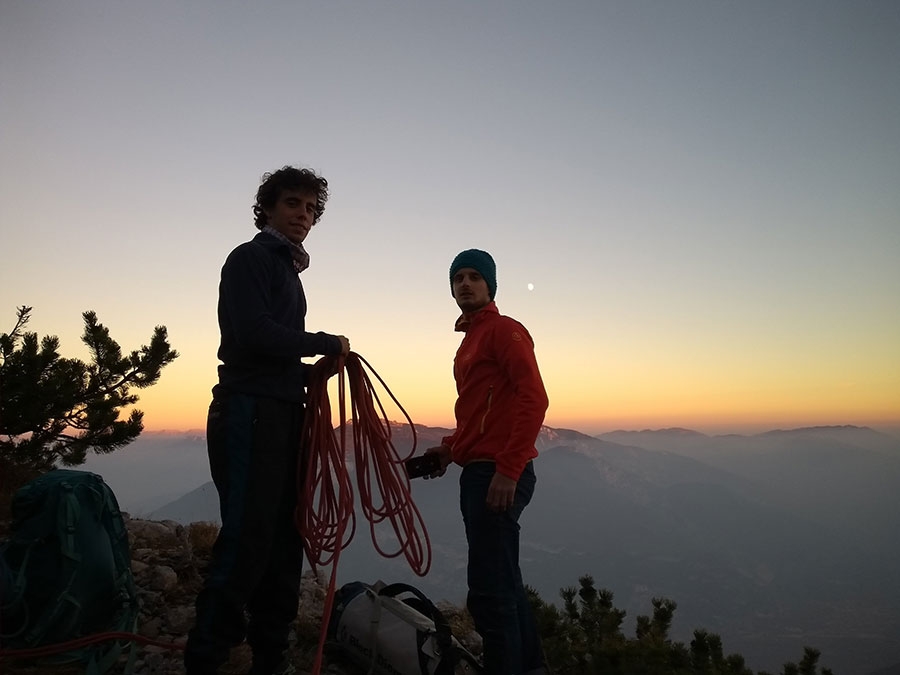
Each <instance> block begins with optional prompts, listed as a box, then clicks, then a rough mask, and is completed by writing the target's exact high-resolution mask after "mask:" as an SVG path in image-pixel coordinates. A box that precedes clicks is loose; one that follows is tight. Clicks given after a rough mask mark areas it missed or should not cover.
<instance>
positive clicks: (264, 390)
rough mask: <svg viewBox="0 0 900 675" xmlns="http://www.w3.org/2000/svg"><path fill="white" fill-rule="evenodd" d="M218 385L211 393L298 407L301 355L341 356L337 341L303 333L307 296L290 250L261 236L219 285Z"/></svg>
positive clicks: (230, 263) (241, 249)
mask: <svg viewBox="0 0 900 675" xmlns="http://www.w3.org/2000/svg"><path fill="white" fill-rule="evenodd" d="M218 314H219V330H220V332H221V334H222V340H221V343H220V345H219V360H220V361H222V364H221V365H220V366H219V383H218V384H217V385H216V387H214V388H213V391H214V392H216V393H218V392H221V391H226V392H227V391H236V392H241V393H245V394H251V395H255V396H268V397H271V398H277V399H281V400H284V401H294V402H298V403H299V402H302V401H304V400H305V398H306V395H305V391H304V381H303V370H304V367H305V366H304V364H302V363H301V362H300V357H301V356H315V355H316V354H322V355H329V354H340V353H341V343H340V340H338V338H337V336H335V335H329V334H328V333H307V332H306V327H305V324H306V296H305V295H304V293H303V285H302V284H301V283H300V277H299V276H298V275H297V272H296V271H294V265H293V262H292V260H291V253H290V251H289V250H288V247H287V246H286V245H285V244H284V243H283V242H281V241H279V240H278V239H276V238H275V237H273V236H272V235H270V234H266V233H265V232H260V233H259V234H257V235H256V236H255V237H254V238H253V239H252V240H251V241H248V242H246V243H244V244H241V245H240V246H238V247H237V248H236V249H234V250H233V251H232V252H231V254H230V255H229V256H228V258H227V259H226V260H225V264H224V265H223V266H222V278H221V282H220V283H219V307H218Z"/></svg>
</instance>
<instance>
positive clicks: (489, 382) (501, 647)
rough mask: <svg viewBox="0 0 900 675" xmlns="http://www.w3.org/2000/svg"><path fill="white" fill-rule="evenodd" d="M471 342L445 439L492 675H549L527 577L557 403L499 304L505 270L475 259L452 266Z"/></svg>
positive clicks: (475, 254) (457, 364)
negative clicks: (525, 546) (541, 459)
mask: <svg viewBox="0 0 900 675" xmlns="http://www.w3.org/2000/svg"><path fill="white" fill-rule="evenodd" d="M450 292H451V294H452V295H453V298H454V299H455V300H456V304H457V305H458V306H459V309H460V310H461V311H462V314H461V315H460V317H459V318H458V319H457V320H456V330H457V331H460V332H462V333H464V336H463V339H462V342H461V343H460V345H459V349H458V350H457V352H456V358H455V359H454V361H453V376H454V378H455V379H456V391H457V399H456V406H455V411H456V428H455V429H454V430H453V433H451V434H450V435H449V436H447V437H445V438H443V439H441V440H442V443H441V445H440V446H437V447H434V448H429V449H428V450H426V454H430V453H437V454H438V456H439V457H440V460H441V469H440V470H439V471H437V472H435V473H434V474H432V475H431V476H430V477H438V476H442V475H443V474H444V472H445V470H446V468H447V466H449V464H450V463H451V462H454V463H456V464H459V465H460V466H462V473H461V474H460V477H459V503H460V509H461V511H462V517H463V524H464V525H465V530H466V541H467V543H468V545H469V560H468V568H467V577H468V584H469V593H468V596H467V598H466V606H467V607H468V609H469V612H470V613H471V615H472V619H473V620H474V622H475V628H476V630H477V631H478V632H479V633H480V634H481V637H482V639H483V641H484V670H485V673H488V675H545V674H546V673H547V667H546V663H545V659H544V653H543V649H542V647H541V640H540V637H539V636H538V632H537V627H536V625H535V619H534V616H533V614H532V611H531V607H530V605H529V604H528V597H527V595H526V591H525V586H524V584H523V582H522V572H521V570H520V568H519V516H521V515H522V511H524V509H525V507H526V506H527V505H528V503H529V502H530V501H531V497H532V495H533V494H534V487H535V483H536V480H537V479H536V478H535V473H534V467H533V465H532V464H533V462H532V460H533V459H534V458H535V457H537V454H538V453H537V450H536V449H535V440H536V439H537V435H538V433H539V432H540V430H541V425H542V424H543V422H544V414H545V412H546V411H547V406H548V399H547V392H546V391H545V389H544V383H543V381H542V379H541V373H540V371H539V370H538V364H537V360H536V358H535V355H534V342H533V341H532V339H531V335H529V334H528V331H527V330H526V329H525V327H524V326H523V325H522V324H520V323H519V322H518V321H516V320H515V319H512V318H510V317H508V316H504V315H503V314H500V312H499V311H498V309H497V305H496V304H495V303H494V295H495V294H496V293H497V267H496V265H495V264H494V259H493V258H492V257H491V255H490V254H489V253H487V252H486V251H482V250H479V249H474V248H473V249H468V250H466V251H462V252H461V253H460V254H459V255H457V256H456V257H455V258H454V259H453V262H452V263H451V265H450Z"/></svg>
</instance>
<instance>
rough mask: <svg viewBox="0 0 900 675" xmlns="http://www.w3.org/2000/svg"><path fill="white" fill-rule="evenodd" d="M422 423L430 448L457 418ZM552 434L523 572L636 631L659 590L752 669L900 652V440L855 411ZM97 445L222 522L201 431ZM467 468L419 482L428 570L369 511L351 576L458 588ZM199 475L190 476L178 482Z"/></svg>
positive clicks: (187, 508)
mask: <svg viewBox="0 0 900 675" xmlns="http://www.w3.org/2000/svg"><path fill="white" fill-rule="evenodd" d="M415 430H416V435H417V440H418V448H419V450H418V452H421V451H422V450H423V449H424V448H427V447H429V446H431V445H434V444H437V443H438V442H439V439H440V438H441V436H443V435H445V434H446V433H447V430H446V429H440V428H432V427H423V426H418V425H417V426H416V427H415ZM394 444H395V446H396V447H397V449H398V451H400V452H401V454H402V453H406V452H408V450H409V449H410V448H411V447H412V433H411V429H410V428H409V427H408V426H406V425H396V427H394ZM538 449H539V450H540V452H541V456H540V457H539V458H538V459H537V460H536V461H535V468H536V471H537V474H538V486H537V491H536V493H535V497H534V500H533V502H532V504H531V505H530V506H529V507H528V508H527V509H526V511H525V514H524V515H523V517H522V521H521V524H522V550H521V556H522V569H523V575H524V577H525V580H526V582H527V583H529V584H530V585H532V586H533V587H535V588H536V590H537V591H538V592H539V593H540V594H541V596H542V597H543V598H544V599H545V600H547V601H548V602H556V603H558V602H559V590H560V589H561V588H562V587H565V586H575V585H577V582H578V578H579V577H580V576H582V575H584V574H590V575H591V576H593V577H594V580H595V583H596V585H597V586H598V587H602V588H608V589H609V590H611V591H612V592H613V593H614V595H615V604H616V606H617V607H620V608H622V609H625V610H626V611H627V612H628V614H627V618H626V630H628V631H633V627H634V623H633V622H634V619H635V616H637V615H638V614H649V613H650V612H651V611H652V606H651V599H652V598H654V597H659V596H662V597H667V598H670V599H672V600H675V601H676V602H677V603H678V609H677V611H676V614H675V621H674V623H673V630H672V635H673V637H674V638H675V639H679V640H683V641H686V642H687V641H689V640H690V638H691V633H692V631H693V630H694V629H695V628H704V629H707V630H709V631H712V632H715V633H718V634H719V635H720V636H721V637H722V640H723V644H724V647H725V651H726V653H731V652H740V653H742V654H743V655H744V656H745V657H746V658H747V662H748V666H749V667H751V668H753V669H754V670H763V669H765V670H768V671H771V672H777V671H780V669H781V665H782V664H783V663H784V662H786V661H789V660H793V661H796V660H799V658H800V657H801V655H802V649H803V646H804V645H809V646H814V647H816V648H817V649H819V650H821V652H822V659H821V663H822V665H824V666H825V667H829V668H831V669H832V670H833V671H834V672H835V673H837V674H851V675H852V674H864V673H869V672H872V671H874V670H876V669H878V668H886V667H889V666H891V665H894V664H897V663H900V643H898V636H900V536H898V533H900V439H896V438H893V437H891V436H888V435H885V434H881V433H879V432H876V431H874V430H872V429H868V428H862V427H849V426H845V427H814V428H808V429H794V430H787V431H780V430H779V431H772V432H767V433H763V434H757V435H753V436H737V435H726V436H707V435H704V434H701V433H698V432H694V431H690V430H687V429H663V430H644V431H616V432H611V433H606V434H601V435H599V436H597V437H592V436H588V435H585V434H582V433H579V432H577V431H571V430H566V429H552V428H549V427H545V428H544V429H543V430H542V432H541V434H540V437H539V438H538ZM116 455H121V457H119V458H118V462H117V463H116V462H113V461H112V459H113V458H114V457H115V456H116ZM96 460H105V461H106V463H107V465H106V466H105V467H101V466H98V465H99V462H98V461H96ZM96 460H95V461H92V462H90V463H89V464H88V465H86V466H85V468H86V469H88V470H92V471H97V472H98V473H101V474H103V475H104V477H105V478H106V480H107V482H108V483H109V484H110V485H111V486H112V487H113V489H114V490H115V491H116V494H117V495H119V498H120V501H121V502H122V505H123V508H125V509H126V510H130V509H133V508H134V507H135V506H139V507H140V508H139V509H137V510H135V511H132V512H133V513H136V514H139V515H143V516H144V517H149V518H152V519H157V520H163V519H171V520H176V521H178V522H182V523H188V522H195V521H200V520H205V521H215V522H217V521H218V501H217V496H216V493H215V489H214V488H213V486H212V484H211V483H209V482H208V467H207V466H206V455H205V443H204V441H203V438H202V436H200V435H196V434H195V435H184V436H166V435H156V436H154V435H144V436H142V437H141V438H139V439H138V441H136V442H135V443H134V444H132V446H130V447H129V448H126V450H124V451H120V452H119V453H114V454H113V455H107V456H104V457H97V458H96ZM201 466H202V469H201V468H200V467H201ZM129 472H130V477H129ZM457 477H458V469H455V468H451V470H450V471H448V475H447V476H445V477H444V478H442V479H439V480H435V481H423V480H416V481H413V483H412V496H413V499H414V500H415V502H416V505H417V506H418V507H419V509H420V511H421V512H422V514H423V517H424V519H425V522H426V525H427V528H428V534H429V536H430V542H431V548H432V552H433V563H432V568H431V570H430V571H429V573H428V575H427V576H426V577H424V578H418V577H416V576H415V575H414V574H413V573H412V572H410V570H409V567H408V565H407V564H406V561H405V560H404V559H403V558H399V559H398V558H393V559H387V558H383V557H381V556H380V555H378V554H377V553H376V551H375V549H374V547H373V545H372V542H371V540H370V538H369V533H368V528H367V527H366V526H365V523H362V522H361V524H360V526H358V528H357V534H356V536H355V538H354V540H353V541H352V543H351V544H350V546H349V547H348V548H347V549H346V550H345V551H344V552H343V553H342V555H341V559H340V563H339V570H338V571H339V581H340V582H341V583H343V582H346V581H351V580H354V579H362V580H365V581H375V580H377V579H383V580H386V581H407V582H410V583H414V584H416V585H417V586H419V587H420V588H421V589H422V590H423V591H425V592H426V593H427V594H429V595H430V596H431V597H433V598H435V599H441V598H445V599H448V600H450V601H452V602H454V603H457V604H461V603H462V602H463V601H464V597H465V564H466V563H465V560H466V547H465V539H464V534H463V529H462V523H461V518H460V516H459V513H458V487H457V480H456V479H457ZM190 480H194V483H193V486H192V487H194V489H182V487H183V486H185V485H188V484H189V482H190ZM197 486H199V487H197ZM179 490H180V493H179ZM175 493H178V494H177V495H176V494H175ZM164 495H169V496H171V497H172V498H171V499H162V497H163V496H164ZM126 496H128V497H127V498H126ZM141 509H143V510H141ZM377 532H378V534H379V536H380V537H381V538H382V539H383V541H385V542H389V541H390V540H391V537H392V536H393V535H392V533H388V532H383V531H377Z"/></svg>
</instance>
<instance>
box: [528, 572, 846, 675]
mask: <svg viewBox="0 0 900 675" xmlns="http://www.w3.org/2000/svg"><path fill="white" fill-rule="evenodd" d="M578 582H579V585H580V588H579V589H577V590H576V589H575V588H574V587H567V588H563V589H562V590H561V591H560V597H561V598H562V601H563V604H562V609H561V610H560V609H557V608H556V606H555V605H552V604H548V603H546V602H544V601H543V600H542V599H541V598H540V596H539V595H538V594H537V592H536V591H534V589H532V588H528V589H527V590H528V597H529V600H530V602H531V606H532V608H533V610H534V613H535V619H536V621H537V624H538V632H539V633H540V635H541V640H542V643H543V647H544V652H545V654H546V657H547V661H548V663H549V665H550V667H551V668H552V669H553V671H554V672H557V673H566V675H601V674H602V675H657V674H658V675H663V674H665V675H701V674H704V675H753V671H752V670H750V669H749V668H748V667H747V666H746V665H745V662H744V657H743V656H741V655H740V654H731V655H729V656H725V655H724V652H723V647H722V638H720V637H719V636H718V635H716V634H715V633H710V632H708V631H706V630H703V629H697V630H695V631H694V637H693V639H692V640H691V644H690V648H688V647H686V646H685V645H684V644H683V643H681V642H674V641H672V640H671V639H670V638H669V629H670V628H671V626H672V619H673V618H674V616H675V609H676V608H677V605H676V603H675V602H673V601H672V600H668V599H666V598H653V599H652V601H651V602H652V605H653V614H652V616H645V615H640V616H638V617H637V619H636V626H635V637H634V639H629V638H627V637H626V636H625V635H624V634H623V633H622V622H623V620H624V619H625V612H624V611H622V610H620V609H617V608H616V607H615V606H614V605H613V594H612V592H611V591H609V590H606V589H600V590H597V589H596V588H595V587H594V579H593V578H592V577H591V576H590V575H585V576H582V577H580V578H579V580H578ZM818 660H819V652H818V651H817V650H815V649H812V648H811V647H806V648H805V649H804V656H803V660H802V661H801V662H800V664H799V665H797V664H794V663H786V664H784V668H783V670H782V673H781V675H832V673H831V671H830V670H828V669H827V668H823V669H822V670H821V671H817V669H816V668H817V664H818ZM758 675H767V674H766V673H763V672H760V673H759V674H758Z"/></svg>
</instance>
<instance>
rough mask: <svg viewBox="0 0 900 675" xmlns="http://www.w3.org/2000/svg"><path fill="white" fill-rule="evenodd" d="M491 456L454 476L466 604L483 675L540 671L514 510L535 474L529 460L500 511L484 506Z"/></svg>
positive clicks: (529, 492)
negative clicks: (465, 554)
mask: <svg viewBox="0 0 900 675" xmlns="http://www.w3.org/2000/svg"><path fill="white" fill-rule="evenodd" d="M494 472H495V467H494V463H493V462H473V463H471V464H469V465H467V466H466V467H464V468H463V471H462V474H461V475H460V478H459V505H460V510H461V511H462V516H463V523H464V524H465V526H466V540H467V541H468V544H469V566H468V581H469V594H468V598H467V601H466V605H467V607H468V608H469V612H470V613H471V615H472V619H473V620H474V621H475V629H476V630H477V631H478V633H479V634H480V635H481V637H482V640H483V641H484V667H485V672H486V673H487V675H523V674H525V673H546V672H547V671H546V666H545V662H544V652H543V649H542V648H541V641H540V636H539V635H538V632H537V626H536V625H535V621H534V615H533V613H532V611H531V607H530V605H529V604H528V597H527V595H526V593H525V586H524V585H523V583H522V572H521V570H520V569H519V516H521V515H522V511H523V510H524V509H525V507H526V506H527V505H528V502H530V501H531V496H532V495H533V494H534V486H535V483H536V482H537V479H536V477H535V475H534V467H533V466H532V464H531V462H529V463H528V465H527V466H526V467H525V470H524V471H523V472H522V475H521V477H520V478H519V482H518V485H517V486H516V496H515V499H514V500H513V505H512V507H510V508H509V509H508V510H507V511H505V512H495V511H491V510H489V509H488V507H487V503H486V502H487V493H488V487H489V486H490V484H491V479H492V478H493V477H494Z"/></svg>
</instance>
